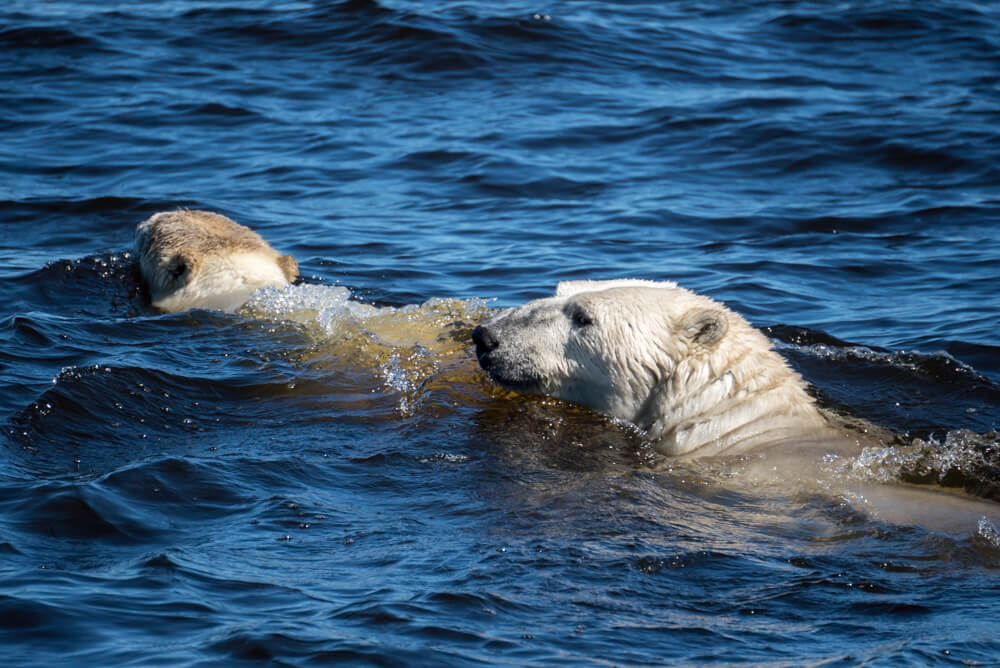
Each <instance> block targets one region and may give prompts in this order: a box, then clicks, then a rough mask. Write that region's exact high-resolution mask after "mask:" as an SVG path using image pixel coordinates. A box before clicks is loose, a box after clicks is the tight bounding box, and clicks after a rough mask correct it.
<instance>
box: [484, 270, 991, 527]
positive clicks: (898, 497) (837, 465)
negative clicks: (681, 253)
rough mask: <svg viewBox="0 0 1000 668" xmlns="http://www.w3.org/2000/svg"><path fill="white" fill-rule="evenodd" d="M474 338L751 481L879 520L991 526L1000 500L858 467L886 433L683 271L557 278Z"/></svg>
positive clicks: (669, 446) (595, 406)
mask: <svg viewBox="0 0 1000 668" xmlns="http://www.w3.org/2000/svg"><path fill="white" fill-rule="evenodd" d="M472 339H473V341H474V342H475V345H476V356H477V357H478V359H479V364H480V366H482V368H483V369H484V370H485V371H486V372H487V373H488V374H489V375H490V377H492V378H493V380H495V381H496V382H498V383H500V384H501V385H503V386H505V387H507V388H509V389H512V390H515V391H520V392H526V393H534V394H544V395H548V396H552V397H556V398H559V399H564V400H567V401H571V402H574V403H577V404H580V405H581V406H584V407H586V408H590V409H591V410H594V411H598V412H600V413H603V414H605V415H608V416H610V417H613V418H617V419H619V420H624V421H627V422H630V423H632V424H634V425H636V426H638V427H640V428H641V429H643V430H645V432H646V436H647V438H648V439H649V440H650V441H651V442H652V443H653V444H654V445H655V446H656V447H657V448H658V449H659V450H660V451H661V452H663V453H664V454H666V455H672V456H679V457H681V458H692V459H693V458H699V457H703V456H715V455H718V456H723V457H726V456H729V455H737V456H738V457H737V458H736V459H737V460H738V461H739V464H738V469H739V470H740V471H742V474H743V475H745V476H747V477H748V479H749V480H753V481H755V482H759V481H762V480H768V481H770V480H785V481H787V480H789V479H797V480H799V481H800V482H804V483H806V484H810V485H811V484H814V483H818V484H820V485H821V489H824V490H826V491H829V492H834V491H835V492H836V495H837V496H838V497H839V498H842V499H844V500H847V501H848V502H849V503H852V504H856V505H857V506H858V507H859V508H863V509H865V510H866V511H867V512H868V513H870V514H871V515H872V516H874V517H876V518H879V519H882V520H884V521H888V522H892V523H895V524H921V525H923V526H925V527H927V528H931V529H935V530H939V531H944V532H947V533H952V534H965V533H966V532H968V531H970V530H971V531H977V532H979V533H980V534H981V535H985V536H987V537H988V539H989V540H991V541H995V540H996V539H995V538H990V536H995V535H996V529H995V528H991V527H994V526H995V525H994V524H992V522H993V521H1000V510H998V508H1000V506H997V505H996V504H994V503H991V502H989V501H983V500H980V499H976V498H973V497H969V496H967V495H964V494H962V493H960V492H956V491H948V490H943V489H940V488H938V487H935V486H925V485H920V486H913V485H907V484H902V483H897V484H893V485H885V484H882V483H883V482H884V481H883V480H882V479H881V477H880V476H876V477H875V478H874V479H872V478H867V477H865V476H864V475H861V476H855V475H853V474H851V473H850V471H851V470H852V469H851V464H852V463H853V462H857V459H856V456H857V455H859V454H861V452H862V451H863V449H864V448H865V447H867V446H871V445H877V444H878V443H879V442H880V441H882V442H884V441H885V440H888V439H889V438H891V435H889V434H888V433H887V432H882V433H880V432H879V430H878V429H877V428H876V427H875V426H874V425H867V424H865V425H855V426H854V427H853V428H849V426H850V425H849V422H848V421H847V420H846V419H845V420H844V421H843V423H841V421H840V420H838V419H834V417H833V416H830V417H829V418H828V417H827V416H826V415H825V414H824V413H822V412H821V411H820V409H819V408H818V407H817V406H816V404H815V402H814V400H813V399H812V397H810V396H809V394H807V393H806V384H805V381H804V380H803V379H802V377H801V376H799V374H797V373H796V372H795V371H793V370H792V369H791V368H790V367H789V366H788V363H787V362H786V361H785V360H784V358H782V357H781V356H780V355H778V354H777V353H776V352H775V351H774V350H773V349H772V347H771V342H770V341H769V340H768V339H767V337H765V336H764V335H763V334H762V333H761V332H759V331H758V330H756V329H754V328H753V327H751V326H750V324H749V323H748V322H747V321H746V320H744V319H743V318H742V317H741V316H739V315H738V314H736V313H734V312H733V311H731V310H729V309H728V308H726V307H725V306H723V305H722V304H720V303H719V302H716V301H714V300H712V299H710V298H708V297H704V296H702V295H698V294H695V293H693V292H691V291H689V290H685V289H684V288H680V287H678V286H677V285H676V284H675V283H672V282H654V281H642V280H633V279H621V280H612V281H570V282H565V283H560V284H559V285H558V286H557V288H556V294H555V296H554V297H548V298H545V299H537V300H534V301H530V302H528V303H526V304H523V305H522V306H520V307H517V308H514V309H511V310H509V311H506V312H503V313H500V314H499V315H497V316H496V317H494V318H492V319H491V320H489V321H487V322H486V323H484V324H482V325H479V326H478V327H476V328H475V329H474V330H473V332H472ZM742 455H747V456H742ZM843 464H847V469H843V468H842V467H841V465H843ZM735 471H736V469H733V470H731V472H735ZM831 476H832V477H831ZM984 522H985V524H984ZM984 527H985V528H984ZM984 532H985V533H984Z"/></svg>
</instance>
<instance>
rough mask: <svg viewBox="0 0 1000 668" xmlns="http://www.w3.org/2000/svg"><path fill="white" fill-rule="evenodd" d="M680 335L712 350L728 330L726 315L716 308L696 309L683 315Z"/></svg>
mask: <svg viewBox="0 0 1000 668" xmlns="http://www.w3.org/2000/svg"><path fill="white" fill-rule="evenodd" d="M680 327H681V333H682V334H683V335H684V336H685V337H687V338H688V339H689V340H691V341H693V342H694V343H697V344H698V345H701V346H704V347H705V348H712V347H714V346H715V344H717V343H718V342H719V341H720V340H722V337H723V336H725V335H726V332H727V331H728V330H729V320H728V319H727V318H726V314H725V313H724V312H723V311H720V310H719V309H716V308H696V309H692V310H690V311H688V312H687V313H685V314H684V316H683V317H682V318H681V321H680Z"/></svg>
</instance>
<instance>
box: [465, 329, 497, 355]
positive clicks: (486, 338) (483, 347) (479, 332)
mask: <svg viewBox="0 0 1000 668" xmlns="http://www.w3.org/2000/svg"><path fill="white" fill-rule="evenodd" d="M472 340H473V341H475V342H476V354H478V355H482V354H483V353H488V352H490V351H491V350H496V349H497V346H499V345H500V342H499V341H497V339H496V337H495V336H493V332H491V331H490V330H488V329H486V327H484V326H483V325H479V326H478V327H476V328H475V329H474V330H472Z"/></svg>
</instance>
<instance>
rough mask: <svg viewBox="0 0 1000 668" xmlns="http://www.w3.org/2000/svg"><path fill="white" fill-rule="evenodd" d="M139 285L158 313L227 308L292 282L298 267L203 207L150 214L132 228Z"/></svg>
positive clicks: (255, 236)
mask: <svg viewBox="0 0 1000 668" xmlns="http://www.w3.org/2000/svg"><path fill="white" fill-rule="evenodd" d="M135 246H136V252H137V254H138V256H139V268H140V273H141V276H142V282H143V285H144V287H145V288H146V289H147V290H148V292H149V296H150V300H151V301H152V304H153V306H155V307H157V308H159V309H161V310H163V311H183V310H187V309H191V308H206V309H219V310H224V311H233V310H235V309H237V308H238V307H239V306H241V305H242V304H243V303H244V302H246V300H247V299H248V298H249V297H250V295H251V294H252V293H253V292H255V291H256V290H258V289H260V288H263V287H269V286H273V287H281V286H283V285H286V284H287V283H290V282H291V281H294V280H295V278H296V276H297V275H298V265H297V264H296V262H295V258H293V257H292V256H291V255H281V254H280V253H278V252H277V251H276V250H274V249H273V248H271V246H270V245H268V243H267V242H266V241H264V239H263V238H261V236H260V235H259V234H257V233H256V232H254V231H253V230H251V229H250V228H249V227H245V226H243V225H240V224H239V223H237V222H235V221H233V220H230V219H229V218H226V217H225V216H222V215H219V214H217V213H211V212H209V211H191V210H186V209H181V210H178V211H167V212H163V213H157V214H154V215H153V216H150V217H149V218H148V219H147V220H145V221H143V222H142V223H140V224H139V225H138V226H137V227H136V230H135Z"/></svg>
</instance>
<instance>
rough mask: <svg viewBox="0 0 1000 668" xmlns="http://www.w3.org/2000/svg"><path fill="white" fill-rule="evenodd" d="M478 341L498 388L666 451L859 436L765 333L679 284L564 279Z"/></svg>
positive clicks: (738, 449) (480, 332) (733, 449)
mask: <svg viewBox="0 0 1000 668" xmlns="http://www.w3.org/2000/svg"><path fill="white" fill-rule="evenodd" d="M472 338H473V341H474V342H475V344H476V356H477V357H478V359H479V364H480V366H482V368H483V369H484V370H485V371H486V372H487V373H488V374H489V375H490V377H491V378H493V380H495V381H496V382H498V383H500V384H501V385H503V386H505V387H507V388H509V389H512V390H515V391H521V392H526V393H533V394H544V395H548V396H552V397H556V398H558V399H565V400H567V401H571V402H574V403H577V404H580V405H581V406H584V407H586V408H589V409H591V410H594V411H598V412H600V413H603V414H605V415H608V416H610V417H614V418H618V419H621V420H625V421H627V422H630V423H632V424H634V425H637V426H638V427H640V428H641V429H643V430H645V431H646V434H647V436H648V438H649V439H650V440H651V441H652V442H653V443H655V444H656V445H657V447H658V449H659V450H660V451H661V452H663V453H664V454H667V455H690V456H709V455H730V454H743V453H747V452H750V451H753V450H756V449H759V448H762V447H763V446H769V447H770V446H774V445H775V444H777V443H792V442H794V443H795V444H796V445H798V446H801V445H802V444H803V443H805V442H811V443H817V444H828V443H833V442H840V443H841V444H842V445H849V444H850V443H851V440H852V439H849V438H847V437H845V436H844V435H843V434H842V432H841V431H840V430H839V429H837V428H835V427H833V426H832V425H831V424H830V423H829V422H828V421H827V420H826V418H825V417H824V416H823V415H822V414H821V413H820V412H819V409H818V408H817V407H816V405H815V402H814V401H813V399H812V397H810V396H809V395H808V394H807V393H806V389H805V382H804V381H803V380H802V378H801V376H799V374H797V373H796V372H795V371H793V370H792V369H791V368H790V367H789V366H788V363H787V362H786V361H785V360H784V358H782V357H781V356H779V355H778V354H777V353H776V352H775V351H774V350H773V349H772V347H771V343H770V341H769V340H768V339H767V337H765V336H764V335H763V334H762V333H761V332H759V331H758V330H756V329H754V328H753V327H751V326H750V324H749V323H748V322H747V321H746V320H744V319H743V318H742V317H741V316H739V315H738V314H736V313H734V312H733V311H731V310H729V309H728V308H726V307H725V306H723V305H722V304H720V303H719V302H716V301H714V300H712V299H710V298H708V297H705V296H702V295H698V294H695V293H693V292H691V291H689V290H686V289H684V288H681V287H678V286H677V285H676V284H675V283H672V282H654V281H643V280H633V279H623V280H612V281H571V282H564V283H560V284H559V285H558V286H557V288H556V295H555V296H554V297H549V298H545V299H538V300H535V301H531V302H528V303H526V304H524V305H522V306H520V307H518V308H515V309H512V310H510V311H507V312H504V313H501V314H500V315H498V316H496V317H495V318H493V319H492V320H490V321H488V322H486V323H485V324H482V325H480V326H479V327H477V328H476V329H475V330H474V331H473V335H472ZM853 440H854V444H855V445H856V439H853Z"/></svg>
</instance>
